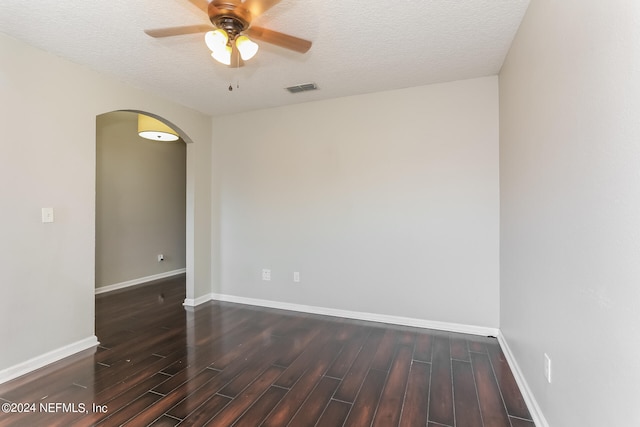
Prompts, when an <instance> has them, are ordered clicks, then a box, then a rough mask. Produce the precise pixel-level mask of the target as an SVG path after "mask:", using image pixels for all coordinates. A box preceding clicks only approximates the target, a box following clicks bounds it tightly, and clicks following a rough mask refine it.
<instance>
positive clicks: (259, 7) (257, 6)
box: [242, 0, 280, 18]
mask: <svg viewBox="0 0 640 427" xmlns="http://www.w3.org/2000/svg"><path fill="white" fill-rule="evenodd" d="M278 3H280V0H245V2H244V3H243V5H242V6H243V7H245V8H246V9H248V10H249V12H251V16H252V17H254V18H256V17H258V16H260V15H262V14H263V13H265V12H266V11H267V10H269V9H271V8H272V7H273V6H275V5H277V4H278Z"/></svg>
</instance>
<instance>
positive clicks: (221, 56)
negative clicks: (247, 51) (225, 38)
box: [211, 45, 231, 65]
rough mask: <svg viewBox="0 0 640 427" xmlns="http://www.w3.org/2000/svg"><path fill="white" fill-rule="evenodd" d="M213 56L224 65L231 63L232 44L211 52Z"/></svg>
mask: <svg viewBox="0 0 640 427" xmlns="http://www.w3.org/2000/svg"><path fill="white" fill-rule="evenodd" d="M211 57H213V59H215V60H216V61H218V62H220V63H221V64H224V65H231V46H229V45H225V46H224V47H223V48H221V49H217V50H215V51H213V52H211Z"/></svg>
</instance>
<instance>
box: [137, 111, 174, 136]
mask: <svg viewBox="0 0 640 427" xmlns="http://www.w3.org/2000/svg"><path fill="white" fill-rule="evenodd" d="M138 135H140V136H141V137H142V138H145V139H150V140H152V141H177V140H178V138H179V136H178V132H176V131H175V130H173V129H171V128H170V127H169V126H167V125H165V124H164V123H162V122H161V121H160V120H157V119H154V118H153V117H149V116H145V115H144V114H138Z"/></svg>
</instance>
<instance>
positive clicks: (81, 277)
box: [0, 35, 211, 381]
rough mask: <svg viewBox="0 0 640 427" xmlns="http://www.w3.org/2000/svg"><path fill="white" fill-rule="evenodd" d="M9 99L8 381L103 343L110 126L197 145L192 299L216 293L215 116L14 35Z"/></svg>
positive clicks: (5, 108)
mask: <svg viewBox="0 0 640 427" xmlns="http://www.w3.org/2000/svg"><path fill="white" fill-rule="evenodd" d="M0 99H1V100H2V102H0V127H1V128H2V130H3V135H2V142H1V144H2V155H0V196H1V197H0V216H1V218H2V221H0V239H1V240H0V242H1V243H0V260H1V261H0V262H1V263H0V268H1V271H0V277H1V279H0V280H2V283H1V285H0V324H2V325H4V327H2V328H0V342H1V343H2V350H1V351H0V381H2V380H6V379H7V377H10V376H11V375H13V374H15V373H16V372H18V371H19V370H20V369H21V368H22V367H24V365H23V364H24V363H25V362H26V361H29V360H30V359H32V358H38V357H41V356H43V355H45V354H46V353H48V352H50V351H56V350H60V349H61V348H64V347H65V346H72V347H73V345H74V344H76V343H90V342H91V341H92V339H93V338H92V337H93V333H94V242H95V238H94V236H95V167H96V163H95V155H96V149H95V141H96V116H97V115H99V114H103V113H106V112H109V111H114V110H118V109H137V110H143V111H150V112H153V113H156V114H158V115H161V116H162V117H164V118H166V119H167V120H169V121H170V122H172V123H173V124H174V125H175V126H176V127H177V128H179V129H181V130H182V131H183V132H184V134H185V135H187V136H188V137H189V138H190V139H191V140H193V141H194V142H193V144H190V145H189V148H188V153H187V163H188V177H187V187H188V195H187V199H188V202H187V204H188V206H189V211H188V213H187V217H188V227H187V230H188V235H187V240H188V241H187V245H188V254H187V257H188V261H187V264H188V268H190V269H191V271H192V272H193V273H192V274H191V275H190V277H189V280H190V283H191V289H190V290H188V291H189V292H191V294H192V295H194V296H197V295H198V294H200V295H202V294H206V293H209V292H210V289H211V278H210V275H209V273H210V260H211V253H210V249H211V240H210V233H211V218H210V216H211V200H210V199H211V179H210V167H211V163H210V158H211V146H210V141H211V123H210V119H209V118H208V117H207V116H205V115H203V114H200V113H197V112H195V111H193V110H190V109H187V108H184V107H181V106H178V105H176V104H173V103H171V102H169V101H166V100H163V99H160V98H158V97H155V96H152V95H150V94H148V93H145V92H142V91H139V90H136V89H133V88H131V87H128V86H126V85H124V84H122V83H120V82H118V81H116V80H115V79H111V78H107V77H105V76H103V75H101V74H98V73H95V72H93V71H90V70H88V69H86V68H84V67H80V66H78V65H75V64H71V63H69V62H66V61H63V60H61V59H59V58H57V57H55V56H52V55H49V54H47V53H44V52H42V51H39V50H36V49H34V48H32V47H29V46H27V45H25V44H23V43H21V42H18V41H16V40H14V39H11V38H8V37H6V36H4V35H0ZM202 159H205V160H202ZM42 207H53V208H54V209H55V222H54V223H52V224H43V223H41V215H40V209H41V208H42ZM189 259H190V261H189ZM9 326H10V327H9ZM63 353H64V351H63Z"/></svg>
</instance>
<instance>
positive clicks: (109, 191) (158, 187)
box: [95, 111, 187, 289]
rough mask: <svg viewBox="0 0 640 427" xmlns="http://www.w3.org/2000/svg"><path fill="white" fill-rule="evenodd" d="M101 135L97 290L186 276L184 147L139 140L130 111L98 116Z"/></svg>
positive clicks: (98, 136) (98, 150)
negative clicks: (161, 277) (177, 274)
mask: <svg viewBox="0 0 640 427" xmlns="http://www.w3.org/2000/svg"><path fill="white" fill-rule="evenodd" d="M96 133H97V134H96V276H95V277H96V289H98V288H104V287H105V286H113V285H117V284H121V283H123V282H131V281H134V282H138V283H140V282H143V281H145V279H146V280H148V278H149V277H153V276H156V275H159V274H163V273H167V272H175V271H176V270H184V269H185V267H186V259H185V248H186V242H185V237H186V230H185V224H186V217H185V214H186V182H185V181H186V168H187V161H186V159H187V147H186V145H185V143H184V142H183V141H182V140H181V139H179V140H177V141H174V142H167V141H150V140H148V139H144V138H142V137H140V136H138V114H136V113H132V112H126V111H116V112H111V113H107V114H102V115H100V116H98V118H97V124H96ZM158 254H162V255H163V256H164V261H162V262H158V259H157V255H158Z"/></svg>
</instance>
